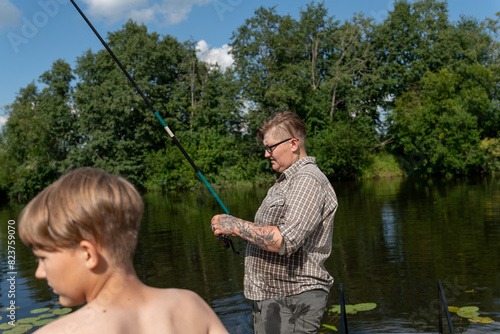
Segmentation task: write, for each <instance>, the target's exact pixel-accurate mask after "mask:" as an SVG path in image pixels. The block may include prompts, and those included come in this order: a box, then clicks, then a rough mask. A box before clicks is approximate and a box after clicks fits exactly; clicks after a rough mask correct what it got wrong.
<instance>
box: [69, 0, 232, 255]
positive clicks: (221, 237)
mask: <svg viewBox="0 0 500 334" xmlns="http://www.w3.org/2000/svg"><path fill="white" fill-rule="evenodd" d="M70 1H71V3H72V4H73V6H74V7H75V8H76V10H77V11H78V13H80V15H81V16H82V18H83V19H84V20H85V22H87V24H88V26H89V27H90V29H92V31H93V32H94V34H95V35H96V36H97V38H98V39H99V40H100V41H101V43H102V45H104V47H105V48H106V50H107V51H108V53H109V54H110V55H111V57H112V58H113V60H114V61H115V63H116V64H118V66H119V67H120V69H121V70H122V72H123V73H124V74H125V76H126V77H127V78H128V80H129V81H130V83H132V85H133V86H134V88H135V90H136V91H137V92H138V93H139V95H141V97H142V99H143V100H144V102H146V104H147V105H148V107H149V109H151V111H152V112H153V114H154V115H155V116H156V118H157V119H158V121H160V123H161V125H162V126H163V128H164V129H165V131H167V133H168V135H169V136H170V138H172V140H173V141H174V143H175V145H176V146H177V147H178V148H179V149H180V150H181V152H182V154H183V155H184V157H185V158H186V159H187V161H189V163H190V164H191V166H192V167H193V169H194V171H195V172H196V173H197V174H198V176H199V177H200V179H201V180H202V181H203V183H204V184H205V185H206V186H207V188H208V190H209V191H210V193H211V194H212V196H213V197H214V198H215V199H216V200H217V202H218V203H219V205H220V206H221V207H222V210H224V212H225V213H226V214H228V215H229V210H228V209H227V208H226V206H225V205H224V203H222V201H221V199H220V198H219V196H217V193H216V192H215V191H214V189H213V188H212V186H210V184H209V183H208V181H207V179H206V178H205V176H203V174H202V172H201V171H200V169H199V168H198V166H196V164H195V163H194V161H193V159H191V157H190V156H189V154H188V153H187V152H186V150H185V149H184V147H182V145H181V143H180V142H179V140H178V139H177V138H176V137H175V135H174V133H173V132H172V131H171V130H170V128H169V127H168V126H167V124H166V123H165V121H164V120H163V118H161V116H160V114H159V113H158V112H157V111H156V109H155V108H154V107H153V105H152V104H151V102H149V99H148V98H147V97H146V95H145V94H144V93H143V92H142V90H141V88H139V86H138V85H137V83H136V82H135V81H134V79H133V78H132V76H131V75H130V74H129V73H128V72H127V70H126V69H125V67H124V66H123V64H122V63H121V62H120V60H119V59H118V58H117V57H116V56H115V54H114V53H113V51H111V49H110V48H109V46H108V44H107V43H106V42H105V41H104V39H102V37H101V35H100V34H99V32H97V30H96V29H95V28H94V26H93V25H92V23H90V21H89V19H88V18H87V16H85V14H84V13H83V11H82V10H81V9H80V7H78V5H77V4H76V3H75V1H74V0H70ZM217 239H218V240H219V241H220V242H221V244H222V245H223V246H224V247H226V248H229V246H231V249H232V250H233V253H235V254H239V252H238V251H236V250H235V249H234V246H233V242H232V241H231V239H229V238H228V237H227V236H226V235H223V234H221V235H218V236H217Z"/></svg>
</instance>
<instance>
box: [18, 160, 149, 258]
mask: <svg viewBox="0 0 500 334" xmlns="http://www.w3.org/2000/svg"><path fill="white" fill-rule="evenodd" d="M143 207H144V206H143V202H142V199H141V196H140V194H139V193H138V192H137V190H136V189H135V188H134V186H132V184H130V182H128V181H127V180H125V179H124V178H122V177H119V176H116V175H111V174H108V173H106V172H104V171H102V170H99V169H95V168H91V167H84V168H79V169H75V170H73V171H71V172H69V173H68V174H66V175H64V176H63V177H61V178H60V179H59V180H57V181H56V182H54V183H53V184H52V185H50V186H49V187H47V188H45V189H44V190H43V191H42V192H41V193H40V194H38V195H37V196H36V197H35V198H34V199H33V200H32V201H31V202H30V203H29V204H28V205H27V206H26V207H25V208H24V209H23V211H22V212H21V214H20V217H19V234H20V237H21V240H22V241H23V243H24V244H26V245H27V246H28V247H30V248H33V249H40V250H44V251H56V250H59V249H62V248H73V247H76V246H78V245H79V243H80V241H82V240H88V241H92V242H94V243H96V244H97V245H98V246H99V247H102V248H104V249H105V250H106V251H108V252H109V253H110V255H111V256H112V257H113V258H114V259H115V262H116V264H118V265H127V264H129V263H130V262H131V260H132V257H133V254H134V251H135V246H136V244H137V233H138V230H139V224H140V221H141V217H142V213H143Z"/></svg>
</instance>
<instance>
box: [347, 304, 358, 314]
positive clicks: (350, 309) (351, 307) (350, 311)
mask: <svg viewBox="0 0 500 334" xmlns="http://www.w3.org/2000/svg"><path fill="white" fill-rule="evenodd" d="M345 312H346V313H347V314H356V313H358V310H356V308H355V307H354V305H346V306H345Z"/></svg>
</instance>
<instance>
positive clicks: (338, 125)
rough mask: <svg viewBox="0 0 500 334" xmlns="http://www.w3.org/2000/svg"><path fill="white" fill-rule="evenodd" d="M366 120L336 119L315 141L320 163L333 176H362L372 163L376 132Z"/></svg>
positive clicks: (312, 147) (315, 151)
mask: <svg viewBox="0 0 500 334" xmlns="http://www.w3.org/2000/svg"><path fill="white" fill-rule="evenodd" d="M369 129H370V126H369V125H367V124H366V123H363V122H362V121H357V122H353V121H339V122H332V123H330V125H329V126H328V127H326V128H325V129H324V130H322V131H321V132H319V133H318V134H317V135H316V136H314V138H312V140H311V153H312V155H314V156H316V157H317V163H318V166H319V167H320V168H321V170H323V172H324V173H325V174H326V175H327V176H328V177H329V178H332V179H346V178H350V179H352V178H356V177H360V176H361V175H362V173H363V170H364V169H365V168H367V167H368V166H369V165H370V150H369V149H370V147H372V146H373V145H374V144H375V135H374V134H371V135H370V133H369V131H370V130H369Z"/></svg>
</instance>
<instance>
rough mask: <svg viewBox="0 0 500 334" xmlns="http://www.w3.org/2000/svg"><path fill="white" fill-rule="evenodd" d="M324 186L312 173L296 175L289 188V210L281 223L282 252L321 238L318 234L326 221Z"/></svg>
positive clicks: (293, 249) (290, 251)
mask: <svg viewBox="0 0 500 334" xmlns="http://www.w3.org/2000/svg"><path fill="white" fill-rule="evenodd" d="M321 187H322V185H321V183H320V182H318V181H317V180H316V179H315V178H314V177H313V176H311V175H308V174H305V175H301V176H299V177H296V178H295V179H294V180H293V182H291V183H290V188H289V189H288V190H287V198H286V212H285V215H284V216H283V217H282V219H281V221H280V224H279V225H278V228H279V230H280V233H281V236H282V237H283V241H282V247H281V248H280V254H281V255H290V254H292V253H294V252H295V251H297V250H298V249H299V248H300V247H301V246H302V245H303V244H304V242H305V240H306V238H311V237H313V238H316V237H321V236H320V235H318V236H315V235H314V233H315V232H316V231H318V225H319V224H320V223H321V221H322V213H323V208H324V203H325V198H324V196H325V195H324V191H321ZM319 230H322V229H319Z"/></svg>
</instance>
